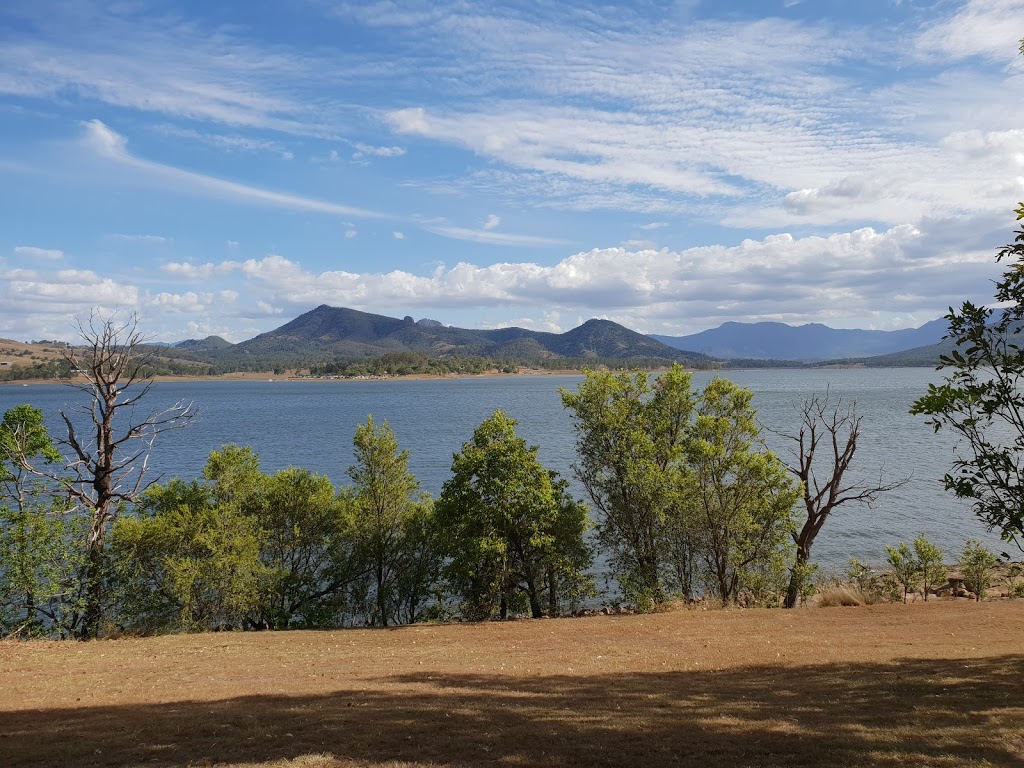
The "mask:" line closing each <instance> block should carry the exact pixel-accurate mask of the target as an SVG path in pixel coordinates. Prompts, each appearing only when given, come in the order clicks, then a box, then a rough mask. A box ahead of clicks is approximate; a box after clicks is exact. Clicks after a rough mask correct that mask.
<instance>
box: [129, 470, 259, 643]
mask: <svg viewBox="0 0 1024 768" xmlns="http://www.w3.org/2000/svg"><path fill="white" fill-rule="evenodd" d="M265 538H266V533H265V532H264V531H263V530H262V529H261V528H260V527H259V524H258V522H257V521H256V519H254V518H253V517H251V516H249V515H246V514H244V513H243V512H242V511H241V510H240V508H239V505H238V504H237V503H235V502H225V503H217V501H216V500H215V498H214V495H213V494H212V493H211V488H210V487H209V486H208V485H203V484H200V483H198V482H195V481H193V482H189V483H186V482H185V481H183V480H179V479H173V480H171V481H170V482H169V483H167V485H153V486H151V487H150V488H149V489H148V490H147V491H146V492H145V493H144V494H143V495H142V497H141V498H140V500H139V501H138V503H137V504H136V505H135V508H134V513H133V514H130V515H122V516H120V517H119V518H118V519H117V521H116V522H115V523H114V524H113V526H112V527H111V532H110V553H111V558H110V559H111V561H112V567H111V573H110V589H109V592H110V593H111V595H112V598H113V599H112V600H111V602H112V603H113V605H114V607H115V611H116V619H117V621H118V622H119V623H121V624H122V625H123V626H125V627H128V628H130V629H132V630H133V631H136V632H146V633H152V632H168V631H174V630H179V629H184V630H186V631H190V632H202V631H210V630H218V629H229V628H237V627H245V626H247V625H252V624H253V621H252V617H253V616H256V615H259V613H260V611H261V609H262V606H263V605H264V603H265V601H266V596H267V593H268V591H269V589H270V586H271V583H272V578H273V572H272V571H271V570H270V569H269V568H268V567H267V566H266V565H265V564H264V563H263V561H262V560H261V558H260V547H261V542H262V541H264V540H265Z"/></svg>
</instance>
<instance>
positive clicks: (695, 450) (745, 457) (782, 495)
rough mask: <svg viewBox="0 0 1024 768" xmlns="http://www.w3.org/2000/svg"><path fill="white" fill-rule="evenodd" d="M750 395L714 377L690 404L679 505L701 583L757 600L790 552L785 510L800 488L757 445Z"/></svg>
mask: <svg viewBox="0 0 1024 768" xmlns="http://www.w3.org/2000/svg"><path fill="white" fill-rule="evenodd" d="M752 399H753V392H751V391H750V390H748V389H744V388H742V387H739V386H737V385H736V384H734V383H733V382H731V381H729V380H728V379H722V378H718V377H716V378H714V379H712V380H711V382H709V383H708V385H707V386H706V387H705V388H704V391H703V393H702V394H701V397H700V402H699V405H698V407H697V414H696V421H695V423H694V427H693V433H692V436H691V439H690V440H688V441H687V446H686V458H687V462H688V466H689V468H690V472H689V473H687V475H686V476H685V480H684V482H685V485H684V488H685V493H684V498H683V499H682V500H681V502H680V503H681V504H682V505H683V506H684V509H685V510H686V512H685V514H686V515H687V517H689V518H690V519H691V520H692V526H693V530H694V531H695V533H696V540H697V549H698V551H699V552H700V555H701V559H702V561H703V563H702V564H703V572H704V579H705V583H706V584H707V586H708V587H709V588H710V589H711V590H712V592H713V593H714V594H715V595H716V596H717V597H718V598H719V599H720V600H721V601H722V602H723V603H728V602H733V601H735V600H736V597H737V596H738V595H739V593H740V591H741V590H747V591H750V592H752V593H753V594H754V597H755V599H756V600H757V601H758V602H761V603H766V602H770V601H771V596H773V595H774V596H777V595H778V594H779V593H780V592H781V591H782V589H783V585H784V582H785V574H786V571H787V567H788V565H789V560H790V558H791V557H792V555H791V552H790V549H791V547H790V546H789V539H790V537H791V536H792V531H793V521H792V517H791V509H792V507H793V505H794V504H795V503H796V501H797V499H798V498H799V494H800V489H799V486H797V485H796V484H795V483H794V482H793V481H792V480H790V479H789V477H788V475H787V472H786V468H785V466H784V465H783V464H782V463H781V462H780V461H779V460H778V458H777V457H776V456H775V455H774V454H773V453H771V452H770V451H767V450H764V449H763V446H761V445H760V444H759V439H760V438H759V429H758V427H757V422H756V419H755V415H756V412H755V411H754V409H753V408H752V406H751V400H752Z"/></svg>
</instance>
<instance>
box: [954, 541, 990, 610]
mask: <svg viewBox="0 0 1024 768" xmlns="http://www.w3.org/2000/svg"><path fill="white" fill-rule="evenodd" d="M998 562H999V560H998V558H997V557H996V556H995V555H994V554H992V553H991V552H990V551H989V550H988V549H987V548H986V547H985V546H984V545H983V544H982V543H981V542H980V541H978V540H977V539H968V540H967V542H966V543H965V544H964V551H963V553H961V555H960V568H961V569H962V570H963V575H964V586H966V587H967V589H969V590H970V591H971V592H973V593H974V595H975V598H976V599H977V600H978V601H981V600H984V599H985V593H986V592H988V588H989V587H991V586H992V569H993V568H995V567H996V563H998Z"/></svg>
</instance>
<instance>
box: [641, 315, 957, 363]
mask: <svg viewBox="0 0 1024 768" xmlns="http://www.w3.org/2000/svg"><path fill="white" fill-rule="evenodd" d="M946 331H947V325H946V320H945V319H939V320H932V321H931V322H929V323H925V324H924V325H922V326H921V327H920V328H906V329H902V330H898V331H864V330H856V329H844V328H829V327H828V326H826V325H821V324H820V323H810V324H808V325H797V326H793V325H787V324H785V323H723V324H722V325H720V326H719V327H718V328H712V329H710V330H707V331H701V332H700V333H695V334H693V335H691V336H658V335H652V336H651V338H653V339H656V340H658V341H660V342H662V343H664V344H667V345H669V346H670V347H675V348H676V349H687V350H692V351H694V352H702V353H704V354H706V355H710V356H711V357H714V358H716V359H720V360H724V359H734V358H747V359H753V360H794V361H797V360H800V361H820V360H834V359H839V358H855V357H869V356H874V355H885V354H889V353H893V352H900V351H903V350H908V349H912V348H916V347H923V346H928V345H932V344H938V343H939V342H940V341H941V340H942V337H943V336H944V335H945V334H946Z"/></svg>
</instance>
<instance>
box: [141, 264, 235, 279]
mask: <svg viewBox="0 0 1024 768" xmlns="http://www.w3.org/2000/svg"><path fill="white" fill-rule="evenodd" d="M240 267H241V265H240V264H239V263H238V262H237V261H222V262H221V263H220V264H213V263H212V262H206V263H205V264H192V263H190V262H188V261H182V262H174V261H172V262H168V263H166V264H162V265H160V271H161V272H165V273H167V274H169V275H173V276H175V277H180V278H184V279H186V280H208V279H210V278H211V277H214V276H216V275H227V274H230V273H231V272H234V271H236V270H237V269H239V268H240Z"/></svg>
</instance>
